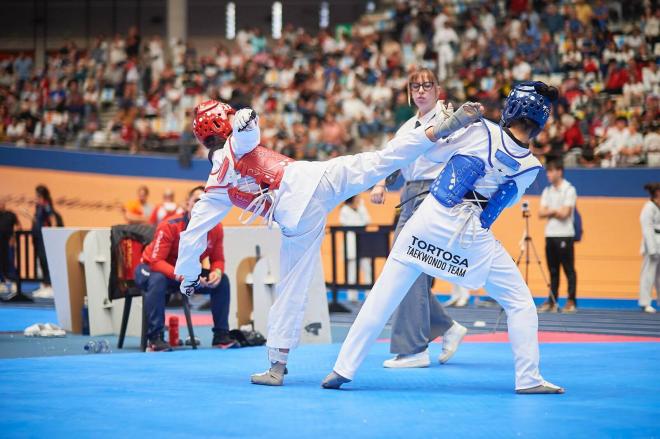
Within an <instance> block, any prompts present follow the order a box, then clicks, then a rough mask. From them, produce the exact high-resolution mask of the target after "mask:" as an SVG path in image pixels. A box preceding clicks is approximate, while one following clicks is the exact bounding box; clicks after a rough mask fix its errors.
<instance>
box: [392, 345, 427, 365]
mask: <svg viewBox="0 0 660 439" xmlns="http://www.w3.org/2000/svg"><path fill="white" fill-rule="evenodd" d="M430 365H431V358H430V357H429V350H428V349H426V350H425V351H424V352H420V353H418V354H409V355H405V354H399V355H397V356H396V357H394V358H390V359H389V360H385V361H383V367H387V368H391V369H402V368H407V367H429V366H430Z"/></svg>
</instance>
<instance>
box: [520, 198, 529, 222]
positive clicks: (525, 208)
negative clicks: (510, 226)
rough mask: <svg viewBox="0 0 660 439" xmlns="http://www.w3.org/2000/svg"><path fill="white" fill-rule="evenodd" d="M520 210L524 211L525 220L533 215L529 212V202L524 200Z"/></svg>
mask: <svg viewBox="0 0 660 439" xmlns="http://www.w3.org/2000/svg"><path fill="white" fill-rule="evenodd" d="M520 208H521V209H522V215H523V218H527V217H529V216H530V215H531V212H530V210H529V201H527V200H523V201H522V203H520Z"/></svg>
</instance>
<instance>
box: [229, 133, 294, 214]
mask: <svg viewBox="0 0 660 439" xmlns="http://www.w3.org/2000/svg"><path fill="white" fill-rule="evenodd" d="M294 161H295V160H293V159H290V158H289V157H287V156H285V155H282V154H280V153H278V152H275V151H273V150H272V149H268V148H266V147H263V146H261V145H258V146H257V147H256V148H254V149H253V150H252V151H250V152H249V153H247V154H245V155H244V156H243V157H241V159H240V160H238V161H237V162H235V164H234V169H235V170H236V172H238V174H240V176H241V178H245V177H252V178H253V179H254V183H249V184H247V183H246V184H243V183H241V182H240V181H239V183H238V184H237V185H236V186H233V185H232V186H231V187H229V188H228V189H227V195H229V199H230V200H231V202H232V204H233V205H234V206H236V207H240V208H241V209H247V208H248V206H249V205H250V203H252V202H253V201H254V200H255V199H256V198H257V197H260V196H264V195H265V194H267V193H268V192H269V191H272V190H274V189H277V188H278V187H279V186H280V183H281V182H282V177H283V176H284V168H285V167H286V166H287V165H289V164H290V163H293V162H294ZM221 172H222V171H221ZM271 204H272V203H271V201H270V200H268V199H266V200H264V201H263V206H262V208H260V209H259V210H260V211H259V212H258V214H259V215H262V216H265V215H266V214H267V213H268V211H269V210H270V207H271ZM255 207H256V206H255ZM250 210H253V209H250ZM255 212H257V211H256V210H255Z"/></svg>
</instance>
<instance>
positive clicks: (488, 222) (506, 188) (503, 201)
mask: <svg viewBox="0 0 660 439" xmlns="http://www.w3.org/2000/svg"><path fill="white" fill-rule="evenodd" d="M516 195H518V186H516V182H515V181H513V180H509V181H507V182H506V183H502V184H501V185H499V187H498V188H497V191H496V192H495V193H494V194H493V195H491V197H490V199H489V200H488V204H487V205H486V208H485V209H484V210H483V211H482V212H481V215H480V216H479V220H481V227H483V228H484V229H490V226H492V225H493V223H494V222H495V220H496V219H497V217H498V216H500V214H501V213H502V211H503V210H504V209H505V208H506V207H507V206H508V205H509V203H510V202H511V200H513V199H514V198H516Z"/></svg>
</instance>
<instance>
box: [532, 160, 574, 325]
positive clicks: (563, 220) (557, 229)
mask: <svg viewBox="0 0 660 439" xmlns="http://www.w3.org/2000/svg"><path fill="white" fill-rule="evenodd" d="M545 170H546V173H547V176H548V181H549V182H550V186H548V187H546V188H545V189H543V193H542V194H541V209H540V210H539V217H541V218H547V219H548V223H547V224H546V226H545V256H546V259H547V262H548V269H549V271H550V294H551V295H550V297H549V298H548V300H547V301H546V302H545V303H544V304H543V305H541V307H540V308H539V312H557V310H558V305H557V301H558V299H559V268H560V266H561V267H564V273H565V274H566V279H567V280H568V300H567V301H566V305H565V306H564V308H563V309H562V312H575V311H576V309H577V302H576V299H575V290H576V286H577V274H576V273H575V251H574V249H573V246H574V240H575V227H574V225H573V215H574V211H575V203H576V201H577V192H576V191H575V187H573V185H572V184H570V183H569V182H568V181H566V180H565V179H564V165H563V164H562V163H560V162H557V161H555V162H550V163H548V164H547V165H546V166H545Z"/></svg>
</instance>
